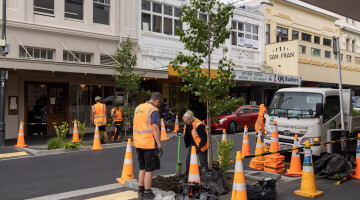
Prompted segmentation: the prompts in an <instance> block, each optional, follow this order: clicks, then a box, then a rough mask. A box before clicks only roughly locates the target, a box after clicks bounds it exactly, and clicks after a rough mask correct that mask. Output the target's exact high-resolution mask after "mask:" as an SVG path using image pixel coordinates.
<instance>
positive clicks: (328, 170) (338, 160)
mask: <svg viewBox="0 0 360 200" xmlns="http://www.w3.org/2000/svg"><path fill="white" fill-rule="evenodd" d="M347 158H348V159H349V160H350V161H347V159H346V158H344V157H343V156H340V155H338V154H330V153H325V154H323V155H322V156H321V158H320V159H319V160H317V161H316V162H315V163H314V172H315V174H316V175H319V176H324V177H326V178H328V179H336V180H339V179H342V178H344V177H347V176H349V175H350V174H351V172H352V166H353V164H352V163H353V157H352V156H347Z"/></svg>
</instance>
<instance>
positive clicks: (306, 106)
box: [268, 92, 322, 118]
mask: <svg viewBox="0 0 360 200" xmlns="http://www.w3.org/2000/svg"><path fill="white" fill-rule="evenodd" d="M317 103H322V95H321V94H318V93H307V92H278V93H276V94H275V95H274V97H273V99H272V101H271V104H270V107H269V111H268V113H269V115H274V116H279V117H289V118H312V117H315V114H316V104H317Z"/></svg>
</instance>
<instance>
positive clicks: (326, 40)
mask: <svg viewBox="0 0 360 200" xmlns="http://www.w3.org/2000/svg"><path fill="white" fill-rule="evenodd" d="M323 45H325V46H329V47H331V40H330V39H327V38H324V39H323Z"/></svg>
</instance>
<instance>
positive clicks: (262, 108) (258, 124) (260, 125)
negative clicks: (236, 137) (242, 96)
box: [255, 104, 267, 141]
mask: <svg viewBox="0 0 360 200" xmlns="http://www.w3.org/2000/svg"><path fill="white" fill-rule="evenodd" d="M266 112H267V111H266V108H265V105H264V104H261V105H260V111H259V116H258V118H257V120H256V123H255V132H256V135H257V134H258V132H259V130H260V129H261V131H262V134H263V135H262V138H260V139H261V141H263V138H264V137H265V129H264V126H265V125H264V115H265V113H266ZM255 139H256V137H255Z"/></svg>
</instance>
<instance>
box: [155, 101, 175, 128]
mask: <svg viewBox="0 0 360 200" xmlns="http://www.w3.org/2000/svg"><path fill="white" fill-rule="evenodd" d="M159 110H160V116H161V118H163V119H164V122H165V126H166V128H167V131H170V129H169V123H170V122H171V121H172V120H173V119H174V116H175V115H174V113H173V112H171V110H170V107H169V104H167V98H164V99H163V102H162V104H161V105H160V109H159Z"/></svg>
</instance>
